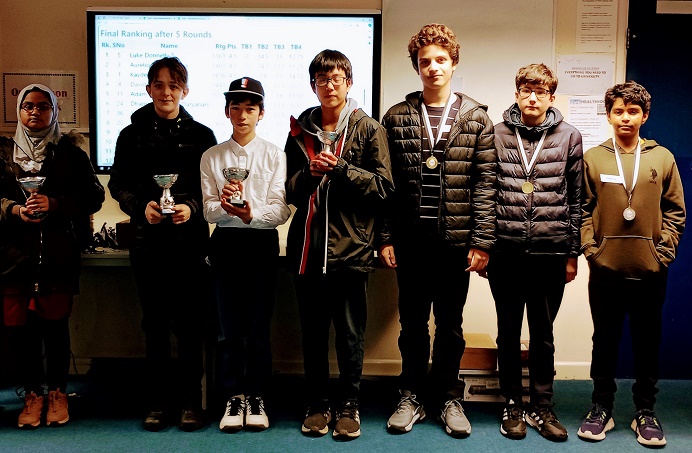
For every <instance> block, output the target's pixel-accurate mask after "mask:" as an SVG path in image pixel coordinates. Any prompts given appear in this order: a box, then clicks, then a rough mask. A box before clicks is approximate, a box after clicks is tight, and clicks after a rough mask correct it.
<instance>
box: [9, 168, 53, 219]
mask: <svg viewBox="0 0 692 453" xmlns="http://www.w3.org/2000/svg"><path fill="white" fill-rule="evenodd" d="M45 180H46V177H45V176H27V177H26V178H19V179H18V180H17V181H19V184H20V185H21V186H22V189H24V190H25V191H26V192H27V193H28V194H29V198H31V197H33V196H34V194H36V193H38V190H39V189H40V188H41V186H43V182H44V181H45ZM47 214H48V213H47V212H34V213H31V214H29V213H27V214H26V216H27V217H29V218H30V219H42V218H43V217H45V216H46V215H47Z"/></svg>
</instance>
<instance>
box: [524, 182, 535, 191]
mask: <svg viewBox="0 0 692 453" xmlns="http://www.w3.org/2000/svg"><path fill="white" fill-rule="evenodd" d="M533 189H534V187H533V184H531V183H530V182H528V181H526V182H524V184H522V185H521V191H522V192H524V193H525V194H529V193H533Z"/></svg>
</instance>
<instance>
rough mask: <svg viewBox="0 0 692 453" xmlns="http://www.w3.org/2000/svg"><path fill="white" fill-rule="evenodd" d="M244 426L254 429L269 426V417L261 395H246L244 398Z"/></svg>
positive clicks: (257, 429)
mask: <svg viewBox="0 0 692 453" xmlns="http://www.w3.org/2000/svg"><path fill="white" fill-rule="evenodd" d="M245 428H246V429H250V430H254V431H263V430H265V429H267V428H269V417H267V413H266V412H265V410H264V401H263V400H262V397H261V396H248V397H247V398H246V399H245Z"/></svg>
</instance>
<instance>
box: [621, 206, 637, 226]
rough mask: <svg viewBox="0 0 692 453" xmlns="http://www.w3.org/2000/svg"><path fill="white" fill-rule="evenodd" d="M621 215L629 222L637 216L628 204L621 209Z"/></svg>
mask: <svg viewBox="0 0 692 453" xmlns="http://www.w3.org/2000/svg"><path fill="white" fill-rule="evenodd" d="M622 216H623V217H624V218H625V220H627V221H630V222H631V221H632V220H634V218H635V217H636V216H637V213H636V212H634V209H632V208H631V207H629V206H628V207H627V208H626V209H625V210H624V211H622Z"/></svg>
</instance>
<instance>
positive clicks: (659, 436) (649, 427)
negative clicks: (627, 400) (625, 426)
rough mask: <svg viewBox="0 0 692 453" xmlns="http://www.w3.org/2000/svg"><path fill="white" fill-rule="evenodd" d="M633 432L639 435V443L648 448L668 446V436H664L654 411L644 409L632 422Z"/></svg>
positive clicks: (638, 412)
mask: <svg viewBox="0 0 692 453" xmlns="http://www.w3.org/2000/svg"><path fill="white" fill-rule="evenodd" d="M631 428H632V430H633V431H634V432H635V433H636V434H637V442H639V443H640V444H642V445H646V446H647V447H662V446H664V445H665V444H666V436H664V435H663V428H662V427H661V422H659V421H658V418H656V415H655V414H654V411H652V410H648V409H642V410H640V411H637V415H636V416H635V417H634V420H632V425H631Z"/></svg>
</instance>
